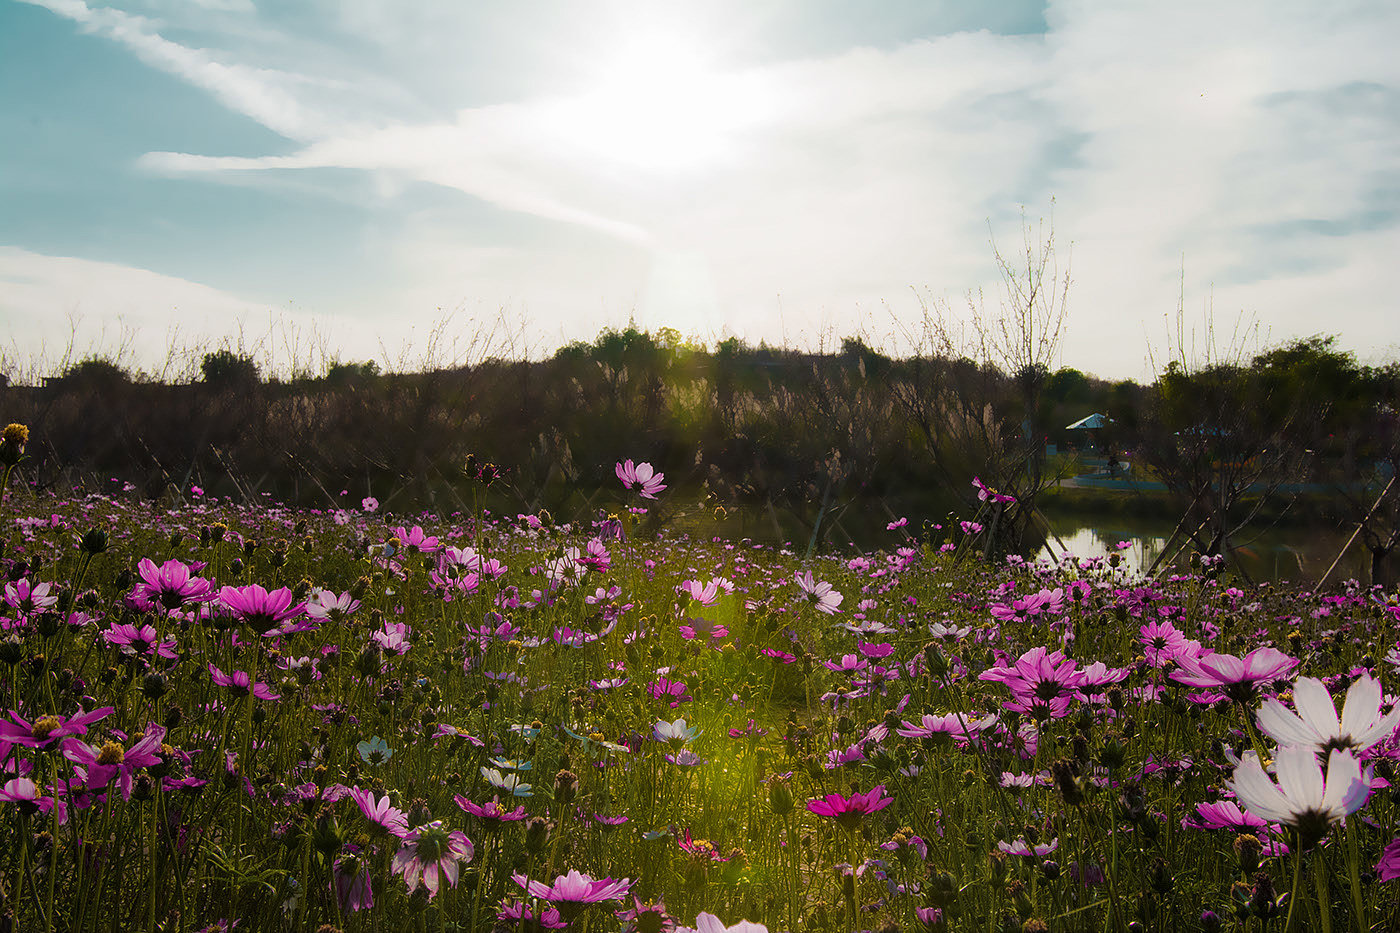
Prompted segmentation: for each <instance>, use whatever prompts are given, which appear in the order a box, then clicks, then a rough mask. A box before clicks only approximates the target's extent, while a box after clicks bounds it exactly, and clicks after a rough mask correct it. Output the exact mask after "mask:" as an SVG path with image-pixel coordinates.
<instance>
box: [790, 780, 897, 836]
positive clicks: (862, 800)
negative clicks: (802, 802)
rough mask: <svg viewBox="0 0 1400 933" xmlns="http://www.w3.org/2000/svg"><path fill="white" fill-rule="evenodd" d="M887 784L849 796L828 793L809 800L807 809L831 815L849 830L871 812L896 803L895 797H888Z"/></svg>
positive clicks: (822, 814) (818, 814) (853, 828)
mask: <svg viewBox="0 0 1400 933" xmlns="http://www.w3.org/2000/svg"><path fill="white" fill-rule="evenodd" d="M884 794H885V785H883V784H876V785H875V786H874V787H873V788H871V789H870V790H868V791H866V792H865V793H863V794H861V793H852V794H851V796H849V797H843V796H841V795H840V794H827V795H826V796H825V797H816V798H813V799H811V800H809V801H807V809H808V810H811V811H812V812H813V813H815V814H816V815H817V816H829V817H831V818H832V819H834V820H836V825H838V826H840V827H841V828H842V829H845V830H848V831H852V832H853V831H854V830H855V829H856V828H857V827H858V826H860V821H861V820H862V819H864V818H865V817H866V816H868V815H869V814H871V813H875V812H877V811H879V810H883V809H885V807H888V806H889V805H890V804H892V803H894V798H893V797H886V796H884Z"/></svg>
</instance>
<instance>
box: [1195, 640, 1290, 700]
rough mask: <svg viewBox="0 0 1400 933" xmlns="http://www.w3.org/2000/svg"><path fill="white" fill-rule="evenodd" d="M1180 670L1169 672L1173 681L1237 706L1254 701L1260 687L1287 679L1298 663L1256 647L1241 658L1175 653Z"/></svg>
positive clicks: (1266, 649) (1285, 656)
mask: <svg viewBox="0 0 1400 933" xmlns="http://www.w3.org/2000/svg"><path fill="white" fill-rule="evenodd" d="M1176 663H1177V664H1179V665H1180V670H1177V671H1173V672H1172V675H1171V677H1172V680H1175V681H1176V682H1177V683H1180V684H1185V685H1186V686H1188V687H1195V688H1197V689H1198V690H1210V691H1219V692H1221V693H1223V694H1225V696H1227V697H1229V698H1230V699H1231V700H1234V701H1236V702H1237V703H1246V702H1248V701H1249V700H1251V699H1253V698H1254V694H1255V693H1256V692H1257V691H1258V689H1259V685H1260V684H1262V683H1267V682H1269V681H1271V680H1278V679H1280V678H1283V677H1287V676H1288V675H1289V674H1290V673H1292V672H1293V669H1294V668H1295V667H1297V666H1298V662H1297V661H1296V660H1294V659H1293V658H1290V657H1289V656H1288V655H1286V654H1284V653H1283V652H1282V651H1279V650H1278V649H1277V648H1270V647H1267V646H1266V647H1263V648H1255V649H1254V650H1253V651H1251V652H1250V653H1249V654H1247V655H1245V656H1244V658H1237V657H1235V656H1234V655H1232V654H1215V653H1211V654H1206V655H1202V656H1201V657H1199V658H1193V657H1191V656H1190V655H1189V654H1184V653H1181V654H1178V655H1177V657H1176Z"/></svg>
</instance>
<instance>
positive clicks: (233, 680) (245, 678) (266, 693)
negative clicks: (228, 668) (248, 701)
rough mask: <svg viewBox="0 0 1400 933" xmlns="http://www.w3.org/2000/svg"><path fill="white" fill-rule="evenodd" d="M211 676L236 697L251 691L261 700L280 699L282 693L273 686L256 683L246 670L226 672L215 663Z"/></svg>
mask: <svg viewBox="0 0 1400 933" xmlns="http://www.w3.org/2000/svg"><path fill="white" fill-rule="evenodd" d="M209 676H210V678H212V679H213V681H214V683H216V684H218V685H219V686H220V687H228V689H229V692H230V693H232V694H233V695H234V696H235V697H246V696H247V695H248V694H249V693H251V694H252V695H253V696H255V697H257V698H258V699H259V700H280V699H282V694H280V693H273V692H272V688H271V687H269V686H268V685H267V684H261V683H255V682H254V681H253V678H252V677H251V676H249V675H248V674H247V673H246V672H244V671H234V672H233V673H231V674H225V673H224V672H223V671H221V670H219V669H218V668H217V667H215V666H214V665H213V664H210V665H209Z"/></svg>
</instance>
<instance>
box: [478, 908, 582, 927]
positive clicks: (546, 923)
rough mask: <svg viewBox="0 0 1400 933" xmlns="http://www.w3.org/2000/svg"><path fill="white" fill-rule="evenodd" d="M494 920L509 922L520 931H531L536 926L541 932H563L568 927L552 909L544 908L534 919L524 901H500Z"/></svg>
mask: <svg viewBox="0 0 1400 933" xmlns="http://www.w3.org/2000/svg"><path fill="white" fill-rule="evenodd" d="M496 919H497V920H505V921H509V922H510V923H512V924H515V925H516V926H517V927H520V928H522V929H527V930H528V929H531V928H532V926H533V925H535V924H538V925H539V928H540V929H543V930H563V929H566V928H567V927H568V926H569V925H568V924H567V923H565V922H564V918H563V917H561V916H559V911H558V910H556V909H555V908H553V907H546V908H545V909H544V910H542V911H540V915H539V916H538V917H536V916H535V915H534V913H533V912H532V911H531V910H530V905H528V904H526V903H525V902H524V901H502V902H501V906H500V907H499V908H498V909H497V910H496Z"/></svg>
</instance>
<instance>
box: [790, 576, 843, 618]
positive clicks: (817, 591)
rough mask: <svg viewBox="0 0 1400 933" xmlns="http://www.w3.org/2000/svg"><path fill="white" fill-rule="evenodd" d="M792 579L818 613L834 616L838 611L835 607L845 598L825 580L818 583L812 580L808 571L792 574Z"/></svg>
mask: <svg viewBox="0 0 1400 933" xmlns="http://www.w3.org/2000/svg"><path fill="white" fill-rule="evenodd" d="M793 579H794V580H795V581H797V585H798V586H800V587H801V588H802V592H803V594H804V595H805V596H806V597H807V600H808V602H810V603H812V604H813V605H814V606H816V607H817V610H818V611H819V612H824V613H826V614H827V615H834V614H835V613H836V612H838V611H839V610H838V608H837V607H838V606H840V605H841V600H842V599H844V598H845V597H843V596H842V595H841V594H840V593H839V592H837V591H836V590H834V589H832V586H831V584H830V583H828V582H826V581H825V580H822V581H820V582H818V581H817V580H816V579H815V578H813V576H812V571H810V570H807V571H803V572H799V573H796V574H794V575H793Z"/></svg>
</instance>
